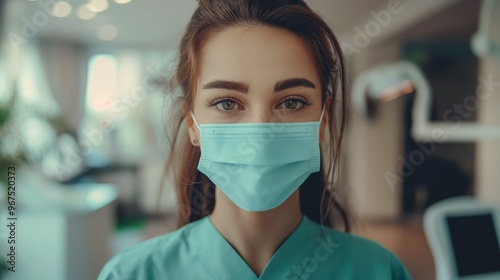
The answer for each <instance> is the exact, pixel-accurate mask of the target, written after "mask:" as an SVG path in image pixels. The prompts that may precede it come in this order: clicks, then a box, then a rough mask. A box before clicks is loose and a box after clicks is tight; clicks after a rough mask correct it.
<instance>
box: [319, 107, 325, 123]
mask: <svg viewBox="0 0 500 280" xmlns="http://www.w3.org/2000/svg"><path fill="white" fill-rule="evenodd" d="M325 108H326V103H325V104H323V109H322V110H321V116H320V117H319V123H320V124H321V122H322V121H323V114H324V113H325Z"/></svg>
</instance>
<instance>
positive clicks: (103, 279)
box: [98, 221, 200, 280]
mask: <svg viewBox="0 0 500 280" xmlns="http://www.w3.org/2000/svg"><path fill="white" fill-rule="evenodd" d="M199 226H200V221H196V222H192V223H190V224H187V225H185V226H183V227H181V228H179V229H177V230H175V231H172V232H170V233H167V234H164V235H161V236H157V237H154V238H151V239H148V240H145V241H142V242H140V243H138V244H135V245H133V246H130V247H128V248H126V249H124V250H122V251H120V252H119V253H118V254H116V255H115V256H113V257H112V258H111V259H110V260H109V261H108V262H107V263H106V264H105V265H104V267H103V269H102V270H101V273H100V274H99V277H98V280H118V279H120V280H122V279H123V280H128V279H156V278H155V277H154V276H155V275H156V276H158V275H162V274H163V273H164V272H162V271H158V263H160V262H161V263H162V265H161V266H160V267H162V268H164V269H166V270H168V269H170V268H175V267H176V266H177V265H178V264H177V263H176V262H178V261H179V256H180V255H179V254H180V253H182V254H183V255H184V256H187V257H189V255H190V254H192V253H193V252H192V250H190V246H189V243H188V240H189V237H190V235H191V234H192V233H193V231H196V230H197V228H198V227H199Z"/></svg>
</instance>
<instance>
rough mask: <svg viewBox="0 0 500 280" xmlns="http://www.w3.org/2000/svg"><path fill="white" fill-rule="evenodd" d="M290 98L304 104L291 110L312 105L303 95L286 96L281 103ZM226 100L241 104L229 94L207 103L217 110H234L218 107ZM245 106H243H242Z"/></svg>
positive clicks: (226, 111)
mask: <svg viewBox="0 0 500 280" xmlns="http://www.w3.org/2000/svg"><path fill="white" fill-rule="evenodd" d="M288 100H294V101H298V102H301V103H302V105H303V106H301V107H300V108H298V109H289V110H290V111H299V110H302V109H304V108H305V107H307V106H310V105H311V101H309V100H307V99H305V98H303V97H300V96H288V97H287V98H284V99H282V100H280V102H279V104H280V105H281V104H282V103H283V102H285V101H288ZM226 101H231V102H235V103H236V104H237V105H238V106H241V105H240V104H239V103H238V101H237V100H236V99H234V98H232V97H229V96H218V97H215V98H212V99H209V100H208V101H207V102H206V104H207V106H208V107H215V109H216V110H217V111H220V112H222V113H230V112H232V111H234V110H221V109H219V108H218V107H217V105H218V104H220V103H222V102H226ZM241 107H243V106H241Z"/></svg>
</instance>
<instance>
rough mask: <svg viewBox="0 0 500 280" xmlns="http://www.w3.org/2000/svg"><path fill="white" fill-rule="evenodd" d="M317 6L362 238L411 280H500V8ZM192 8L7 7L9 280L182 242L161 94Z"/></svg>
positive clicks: (492, 0) (159, 0) (42, 2)
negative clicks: (339, 57) (331, 40)
mask: <svg viewBox="0 0 500 280" xmlns="http://www.w3.org/2000/svg"><path fill="white" fill-rule="evenodd" d="M307 2H308V3H309V4H310V6H311V7H312V8H313V9H314V10H316V11H319V13H320V14H321V15H322V16H324V17H325V18H326V20H327V22H328V23H329V24H330V25H331V26H332V28H333V29H334V30H335V31H336V33H337V34H338V36H339V39H340V41H341V42H342V47H343V49H344V51H345V54H346V56H347V60H348V80H349V84H350V85H349V95H350V102H351V106H352V113H351V115H350V121H349V129H348V132H347V138H346V141H345V147H344V156H345V158H344V163H343V168H342V174H341V176H339V178H341V179H339V184H340V185H341V186H340V187H341V188H342V190H343V192H342V195H343V196H345V197H346V198H347V199H348V200H349V201H350V205H351V206H350V208H351V211H352V212H353V214H354V216H355V217H357V220H358V222H357V224H356V228H355V231H354V233H355V234H358V235H361V236H364V237H367V238H370V239H373V240H376V241H377V242H380V243H381V244H382V245H384V246H386V247H388V248H389V249H391V250H392V251H394V252H395V253H396V254H397V255H398V256H399V257H400V258H401V260H402V261H403V262H404V263H405V265H406V266H407V267H408V269H409V271H410V272H411V274H412V276H413V277H414V279H422V280H430V279H452V278H446V277H451V276H450V275H455V276H454V277H453V279H462V278H460V277H472V278H466V279H500V276H499V274H498V273H500V249H499V244H498V240H499V236H500V214H499V213H500V211H499V207H500V109H499V108H500V1H497V0H486V1H475V0H474V1H473V0H419V1H411V0H310V1H307ZM196 6H197V2H196V1H195V0H66V1H58V0H3V1H1V0H0V32H1V37H0V43H1V46H0V48H1V56H0V168H1V169H0V187H1V188H0V189H1V192H0V206H1V210H0V216H1V219H2V221H1V223H2V226H1V227H0V252H1V253H2V254H1V255H0V259H2V262H1V263H0V267H1V269H0V279H40V280H44V279H50V280H63V279H95V278H96V277H97V275H98V273H99V272H100V270H101V268H102V266H103V264H104V263H105V262H106V261H107V260H108V259H109V258H110V257H111V256H112V255H114V254H115V253H117V252H118V251H120V250H122V249H124V248H126V247H128V246H131V245H133V244H136V243H137V242H140V241H142V240H145V239H149V238H152V237H154V236H158V235H162V234H165V233H168V232H169V231H171V230H173V229H175V225H176V197H175V192H174V188H173V182H172V181H171V180H168V178H167V180H166V182H165V184H160V180H161V176H162V171H163V168H164V165H165V161H166V158H167V157H168V148H169V147H168V146H167V145H168V143H167V140H166V134H168V133H169V130H168V127H169V123H168V121H167V120H166V113H168V111H169V106H170V104H171V103H170V99H169V98H165V94H164V91H163V88H164V86H165V84H166V82H167V81H168V79H169V78H170V77H171V75H172V71H173V69H174V65H175V60H176V54H177V53H176V52H177V47H178V43H179V41H180V38H181V36H182V32H183V30H184V27H185V26H186V24H187V22H188V20H189V19H190V16H191V15H192V13H193V11H194V10H195V8H196ZM8 166H15V168H16V169H15V174H16V205H15V207H16V208H15V210H16V212H15V215H16V217H17V218H18V220H17V224H16V229H15V231H10V230H9V228H8V227H7V215H8V211H7V205H8V203H9V200H8V198H7V186H8V185H9V184H11V183H9V179H8V178H7V168H8ZM4 224H5V225H4ZM13 234H15V238H16V242H17V243H16V244H17V246H16V252H15V254H16V263H15V264H16V270H17V272H16V273H10V272H8V271H5V269H6V268H7V267H9V266H10V264H9V263H8V261H9V259H10V257H9V255H8V254H9V252H10V244H8V242H7V241H8V239H9V237H10V236H12V235H13ZM476 276H477V277H479V278H473V277H476ZM483 276H485V277H486V276H488V277H491V278H481V277H483ZM496 277H498V278H496Z"/></svg>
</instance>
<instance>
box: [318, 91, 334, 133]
mask: <svg viewBox="0 0 500 280" xmlns="http://www.w3.org/2000/svg"><path fill="white" fill-rule="evenodd" d="M331 100H332V98H331V97H330V96H327V97H326V100H325V102H326V104H325V112H324V113H323V119H321V123H320V127H319V142H320V143H322V142H323V140H324V138H325V129H326V127H328V119H329V116H330V106H331V103H332V102H331Z"/></svg>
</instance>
